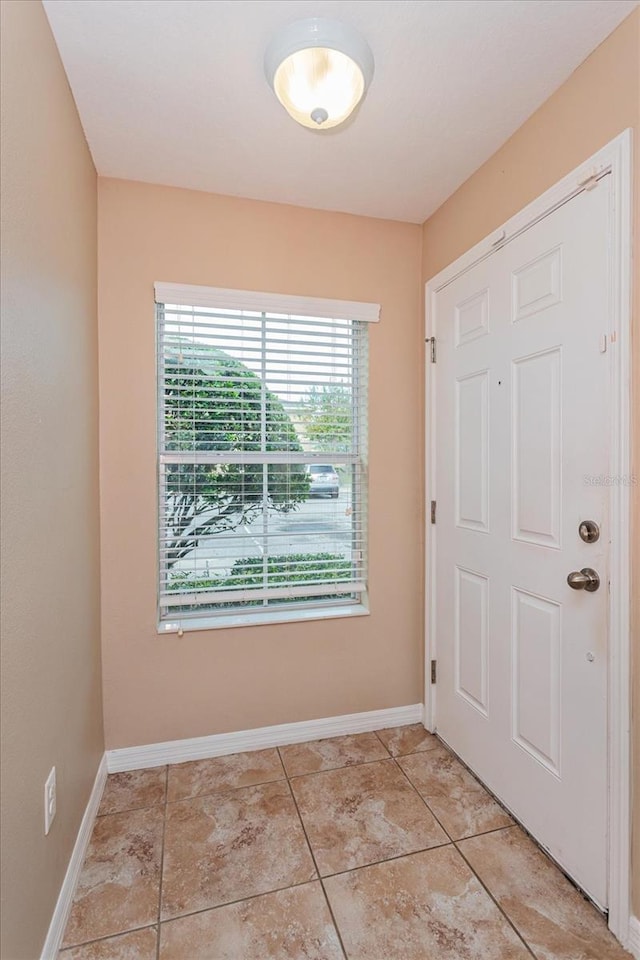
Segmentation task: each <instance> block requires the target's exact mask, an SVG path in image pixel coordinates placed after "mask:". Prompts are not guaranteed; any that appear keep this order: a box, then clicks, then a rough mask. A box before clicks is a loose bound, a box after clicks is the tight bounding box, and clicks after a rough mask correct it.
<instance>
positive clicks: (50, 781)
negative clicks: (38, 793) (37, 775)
mask: <svg viewBox="0 0 640 960" xmlns="http://www.w3.org/2000/svg"><path fill="white" fill-rule="evenodd" d="M55 815H56V768H55V767H51V773H50V774H49V776H48V777H47V779H46V781H45V784H44V832H45V836H46V834H47V833H49V830H50V829H51V824H52V822H53V818H54V817H55Z"/></svg>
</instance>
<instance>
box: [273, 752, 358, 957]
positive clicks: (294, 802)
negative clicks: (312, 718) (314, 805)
mask: <svg viewBox="0 0 640 960" xmlns="http://www.w3.org/2000/svg"><path fill="white" fill-rule="evenodd" d="M276 750H277V751H278V756H279V757H280V762H281V763H282V766H283V767H284V760H283V759H282V756H281V754H280V748H279V747H276ZM284 769H285V771H286V767H284ZM287 786H288V787H289V793H290V794H291V799H292V800H293V804H294V806H295V808H296V813H297V814H298V820H299V821H300V826H301V827H302V832H303V833H304V838H305V840H306V841H307V846H308V848H309V853H310V854H311V859H312V861H313V865H314V867H315V871H316V873H317V875H318V880H319V882H320V889H321V890H322V894H323V896H324V899H325V903H326V904H327V910H328V911H329V916H330V917H331V922H332V923H333V927H334V929H335V931H336V936H337V938H338V943H339V944H340V949H341V950H342V954H343V956H344V958H345V960H348V954H347V950H346V947H345V945H344V943H343V940H342V934H341V933H340V928H339V927H338V922H337V920H336V918H335V916H334V913H333V909H332V907H331V903H330V902H329V897H328V895H327V891H326V890H325V886H324V883H323V882H322V876H321V875H320V870H319V869H318V863H317V861H316V858H315V854H314V852H313V849H312V847H311V841H310V840H309V835H308V834H307V828H306V827H305V825H304V820H303V819H302V814H301V813H300V807H299V806H298V801H297V800H296V796H295V794H294V792H293V787H292V786H291V780H290V778H289V777H287Z"/></svg>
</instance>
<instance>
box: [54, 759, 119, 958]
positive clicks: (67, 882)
mask: <svg viewBox="0 0 640 960" xmlns="http://www.w3.org/2000/svg"><path fill="white" fill-rule="evenodd" d="M106 782H107V755H106V754H105V753H103V755H102V758H101V760H100V764H99V766H98V772H97V773H96V778H95V780H94V782H93V787H92V789H91V793H90V795H89V800H88V803H87V806H86V809H85V811H84V816H83V817H82V822H81V824H80V829H79V830H78V835H77V837H76V842H75V844H74V846H73V851H72V853H71V858H70V860H69V866H68V867H67V872H66V873H65V876H64V880H63V881H62V886H61V888H60V893H59V895H58V900H57V903H56V905H55V909H54V911H53V916H52V918H51V923H50V924H49V931H48V933H47V936H46V939H45V941H44V946H43V948H42V953H41V954H40V960H55V958H56V957H57V956H58V950H59V949H60V944H61V943H62V937H63V936H64V930H65V927H66V925H67V920H68V919H69V913H70V912H71V905H72V903H73V898H74V896H75V892H76V886H77V883H78V878H79V876H80V871H81V870H82V864H83V863H84V858H85V855H86V852H87V847H88V846H89V840H90V838H91V831H92V830H93V824H94V821H95V819H96V814H97V812H98V807H99V806H100V800H101V799H102V792H103V790H104V785H105V783H106Z"/></svg>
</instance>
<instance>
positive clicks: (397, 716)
mask: <svg viewBox="0 0 640 960" xmlns="http://www.w3.org/2000/svg"><path fill="white" fill-rule="evenodd" d="M423 712H424V708H423V706H422V704H421V703H412V704H410V705H409V706H406V707H392V708H391V709H389V710H370V711H368V712H367V713H349V714H346V715H345V716H342V717H325V718H323V719H321V720H303V721H302V722H300V723H280V724H278V725H277V726H274V727H257V728H256V729H255V730H239V731H237V732H235V733H216V734H213V735H212V736H209V737H193V738H192V739H190V740H169V741H167V742H166V743H148V744H146V745H144V746H141V747H124V748H122V749H120V750H108V751H107V768H108V770H109V773H117V772H118V771H121V770H141V769H143V768H145V767H160V766H162V765H163V764H165V763H184V762H185V761H187V760H206V759H207V758H208V757H221V756H224V755H225V754H228V753H243V752H244V751H245V750H263V749H265V748H266V747H281V746H285V744H287V743H301V742H303V741H305V740H320V739H324V738H325V737H339V736H344V735H345V734H348V733H366V732H367V731H370V730H383V729H384V728H385V727H401V726H405V725H406V724H408V723H422V718H423Z"/></svg>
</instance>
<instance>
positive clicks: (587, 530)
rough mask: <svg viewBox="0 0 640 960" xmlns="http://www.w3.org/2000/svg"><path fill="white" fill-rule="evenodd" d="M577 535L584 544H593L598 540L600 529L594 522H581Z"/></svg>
mask: <svg viewBox="0 0 640 960" xmlns="http://www.w3.org/2000/svg"><path fill="white" fill-rule="evenodd" d="M578 533H579V534H580V539H581V540H584V542H585V543H595V542H596V540H599V539H600V527H599V526H598V524H597V523H596V522H595V520H583V521H582V523H581V524H580V526H579V527H578Z"/></svg>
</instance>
